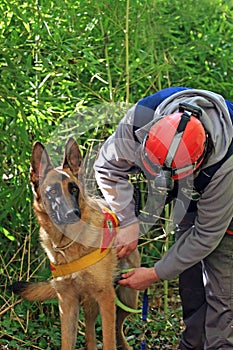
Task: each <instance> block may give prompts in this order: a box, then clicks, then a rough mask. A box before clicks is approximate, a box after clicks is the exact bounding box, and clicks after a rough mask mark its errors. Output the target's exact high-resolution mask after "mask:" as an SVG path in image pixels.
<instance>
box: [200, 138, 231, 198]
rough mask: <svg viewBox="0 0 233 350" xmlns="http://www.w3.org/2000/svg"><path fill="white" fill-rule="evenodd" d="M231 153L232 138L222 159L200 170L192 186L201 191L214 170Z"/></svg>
mask: <svg viewBox="0 0 233 350" xmlns="http://www.w3.org/2000/svg"><path fill="white" fill-rule="evenodd" d="M232 155H233V140H232V141H231V144H230V146H229V148H228V151H227V153H226V155H225V157H224V158H223V159H221V160H220V161H219V162H218V163H216V164H213V165H210V166H209V167H207V168H205V169H204V170H201V171H200V173H199V175H198V176H197V177H196V179H195V180H194V188H195V189H196V190H197V191H198V192H199V193H201V192H202V191H203V190H204V189H205V187H206V186H207V185H208V184H209V182H210V181H211V179H212V177H213V175H214V174H215V173H216V171H217V170H218V169H219V168H220V167H221V166H222V165H223V163H225V161H226V160H227V159H228V158H230V156H232Z"/></svg>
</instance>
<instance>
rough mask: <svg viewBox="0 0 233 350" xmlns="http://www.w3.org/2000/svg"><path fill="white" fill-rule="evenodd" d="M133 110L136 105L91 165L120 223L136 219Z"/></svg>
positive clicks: (137, 145)
mask: <svg viewBox="0 0 233 350" xmlns="http://www.w3.org/2000/svg"><path fill="white" fill-rule="evenodd" d="M134 111H135V106H134V107H132V108H131V109H130V110H129V111H128V112H127V114H126V116H125V117H124V118H123V119H122V121H121V122H120V124H119V126H118V128H117V130H116V132H115V133H114V134H113V135H112V136H110V137H109V138H108V139H107V141H106V142H105V143H104V145H103V146H102V148H101V150H100V153H99V156H98V158H97V160H96V162H95V165H94V169H95V175H96V180H97V183H98V185H99V187H100V189H101V191H102V193H103V196H104V197H105V199H106V201H107V203H108V205H109V206H110V208H111V209H112V210H113V211H114V212H115V213H116V214H117V216H118V218H119V221H120V225H121V226H122V227H123V226H127V225H129V224H131V223H134V222H136V221H138V219H137V217H136V216H135V203H134V199H133V192H134V190H133V186H132V184H131V183H130V182H129V174H131V173H136V172H137V171H138V168H137V166H136V159H135V158H136V153H137V149H138V147H139V144H138V143H137V142H136V141H135V139H134V134H133V120H134Z"/></svg>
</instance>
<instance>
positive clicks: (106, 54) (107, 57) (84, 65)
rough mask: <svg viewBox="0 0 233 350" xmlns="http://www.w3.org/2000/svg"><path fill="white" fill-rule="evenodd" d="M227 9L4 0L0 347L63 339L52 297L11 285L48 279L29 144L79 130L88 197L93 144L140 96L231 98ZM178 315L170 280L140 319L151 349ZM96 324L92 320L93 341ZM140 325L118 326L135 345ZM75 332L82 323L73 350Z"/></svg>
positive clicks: (171, 333) (171, 341) (147, 257)
mask: <svg viewBox="0 0 233 350" xmlns="http://www.w3.org/2000/svg"><path fill="white" fill-rule="evenodd" d="M232 6H233V4H232V1H231V0H228V1H227V0H225V1H223V0H189V1H188V0H183V1H180V0H171V1H167V0H163V1H162V0H142V1H139V0H135V1H130V0H125V1H123V0H118V1H115V2H112V1H109V0H105V1H92V0H86V1H81V0H74V1H71V0H63V1H60V0H52V1H45V0H35V1H32V0H25V1H23V0H11V1H9V0H2V1H1V3H0V47H1V53H0V74H1V84H0V130H1V138H0V149H1V153H0V162H1V164H2V166H1V168H0V178H1V180H2V181H1V188H0V203H1V206H0V237H1V239H0V272H1V276H0V286H1V293H0V317H1V322H0V349H1V350H2V349H10V350H13V349H17V350H18V349H24V348H25V349H53V350H55V349H59V344H60V329H59V317H58V308H57V303H56V302H55V301H54V302H45V303H43V304H41V303H28V302H23V303H21V301H20V299H19V298H17V297H15V296H12V295H11V293H9V291H7V286H8V285H9V284H11V283H12V282H13V281H16V280H19V279H30V280H44V279H46V278H49V277H50V271H49V267H48V261H47V259H46V257H45V255H44V252H43V251H42V249H41V247H40V244H39V242H38V232H37V230H38V228H37V225H36V223H35V220H34V215H33V212H32V202H31V200H32V195H31V190H30V185H29V180H28V174H29V161H30V153H31V148H32V144H33V142H34V141H35V140H40V141H42V142H47V143H48V144H49V146H50V147H51V151H54V154H55V155H56V152H58V153H59V157H60V153H61V148H62V145H64V142H65V139H66V138H67V136H68V135H70V134H72V135H73V136H75V137H76V139H77V141H78V142H79V143H80V144H81V145H82V151H83V154H84V155H87V157H86V159H85V165H86V170H87V174H88V176H87V183H88V188H89V189H90V192H91V193H92V191H94V188H95V185H94V178H93V172H92V164H93V159H94V157H95V155H96V152H97V151H98V147H99V146H100V144H101V143H102V142H103V140H104V139H105V138H106V137H107V136H108V135H109V134H111V133H112V132H113V130H114V128H115V126H116V123H117V121H118V120H119V119H120V118H121V117H122V115H123V113H124V111H125V110H126V109H127V108H128V106H129V105H131V104H133V103H135V102H136V101H137V100H138V99H140V98H142V97H144V96H146V95H147V94H150V93H153V92H154V91H156V90H158V89H161V88H165V87H168V86H172V85H186V86H191V87H195V88H203V89H209V90H213V91H215V92H218V93H221V94H223V95H224V96H225V97H226V98H228V99H231V100H233V90H232V83H233V81H232V80H233V78H232V77H233V54H232V52H233V50H232V30H233V12H232ZM55 146H56V147H55ZM55 155H54V158H55V161H56V157H55ZM166 230H167V228H166ZM160 234H161V232H160ZM158 235H159V234H158V233H156V232H154V233H152V234H151V236H150V237H144V238H142V240H141V252H142V258H143V263H144V264H148V265H151V264H153V261H154V259H158V258H159V257H160V255H161V254H162V253H163V249H164V247H165V248H167V245H168V244H171V242H170V243H169V242H167V241H166V242H165V243H164V238H161V239H158V240H157V241H155V242H154V241H152V238H153V237H155V236H156V237H157V236H158ZM171 237H172V236H171ZM164 290H165V291H166V292H165V295H166V294H168V300H167V301H166V302H165V305H166V303H167V302H168V310H167V312H165V313H164V311H163V308H164V300H163V293H164ZM180 314H181V311H180V305H179V299H178V297H177V285H176V281H172V282H170V283H169V284H168V287H167V286H165V287H164V286H163V285H162V284H161V285H160V284H158V285H156V286H155V287H154V288H153V290H152V295H151V296H150V311H149V321H151V322H148V323H147V325H146V327H147V332H146V336H147V343H148V348H150V349H173V346H174V349H175V348H176V347H175V344H176V343H177V342H178V339H179V333H180V330H181V327H182V324H181V321H180ZM152 321H153V322H152ZM100 328H101V326H100V323H99V322H98V327H97V331H98V335H99V337H100ZM142 329H143V324H142V321H141V320H140V316H138V317H135V316H134V317H133V318H131V319H130V321H129V322H128V324H127V325H126V331H127V334H128V335H129V336H131V335H134V338H132V339H131V342H132V345H133V346H134V348H135V349H139V348H140V342H141V335H142ZM83 331H84V324H83V321H82V320H81V323H80V334H79V337H78V338H79V342H78V343H77V347H79V348H80V347H81V346H83V343H82V342H80V338H82V339H83V337H82V333H83Z"/></svg>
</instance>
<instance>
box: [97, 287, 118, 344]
mask: <svg viewBox="0 0 233 350" xmlns="http://www.w3.org/2000/svg"><path fill="white" fill-rule="evenodd" d="M98 304H99V308H100V314H101V319H102V333H103V350H116V334H115V324H116V310H115V292H114V288H113V287H109V289H108V290H104V291H102V293H100V294H99V296H98Z"/></svg>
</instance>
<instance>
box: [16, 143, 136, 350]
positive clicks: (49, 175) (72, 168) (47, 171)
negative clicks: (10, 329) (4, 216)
mask: <svg viewBox="0 0 233 350" xmlns="http://www.w3.org/2000/svg"><path fill="white" fill-rule="evenodd" d="M81 163H82V156H81V152H80V149H79V146H78V144H77V143H76V141H75V140H74V139H73V138H70V139H69V140H68V141H67V143H66V146H65V154H64V160H63V164H62V167H61V168H54V166H53V165H52V162H51V160H50V157H49V155H48V153H47V151H46V149H45V147H44V146H43V145H42V144H41V143H40V142H36V143H35V144H34V147H33V150H32V156H31V172H30V180H31V183H32V189H33V192H34V211H35V214H36V217H37V219H38V223H39V226H40V239H41V244H42V246H43V248H44V250H45V252H46V253H47V255H48V258H49V260H50V263H51V266H52V268H51V269H52V273H53V278H52V279H51V280H48V281H44V282H38V283H30V282H23V281H20V282H16V283H14V284H13V285H12V291H13V292H14V293H17V294H20V295H21V296H22V297H23V298H24V299H27V300H40V301H43V300H46V299H53V298H58V301H59V311H60V319H61V338H62V346H61V349H62V350H73V349H75V344H76V337H77V325H78V316H79V309H80V306H81V305H82V306H83V308H84V315H85V325H86V332H85V333H86V336H85V340H86V349H88V350H96V349H97V345H96V334H95V321H96V317H97V315H98V313H99V312H100V315H101V319H102V336H103V349H104V350H116V349H117V348H119V349H122V350H128V349H131V347H130V346H129V344H128V343H127V341H126V339H125V336H124V334H123V322H124V320H125V318H126V317H127V316H128V315H129V311H128V310H127V311H126V310H123V309H121V308H118V307H116V306H115V293H117V294H118V297H119V299H120V300H121V302H122V303H124V304H126V305H128V306H129V307H130V308H134V309H135V308H137V291H135V290H132V289H129V288H125V287H122V286H119V285H118V287H117V289H116V291H115V290H114V278H115V277H116V276H117V272H118V271H119V270H121V269H128V268H132V267H138V266H139V265H140V256H139V253H138V251H137V250H135V251H134V252H133V253H132V254H131V255H130V256H129V257H127V258H124V259H121V260H120V261H118V259H117V256H116V250H115V248H114V246H113V245H112V246H111V244H113V240H114V236H115V233H116V232H117V227H116V226H117V224H116V218H115V217H114V214H111V212H110V213H109V212H108V211H107V214H106V211H105V209H104V210H103V208H101V205H100V204H99V202H98V201H97V200H95V199H92V198H90V197H89V196H88V195H87V193H86V191H85V186H84V181H83V173H84V171H83V167H82V164H81ZM106 215H107V220H106ZM106 223H107V224H106ZM106 228H107V229H106ZM109 233H110V234H109ZM105 234H109V235H108V236H107V238H106V237H103V235H105ZM111 235H112V236H111ZM109 237H110V238H109ZM86 258H87V261H86V260H85V259H86Z"/></svg>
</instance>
